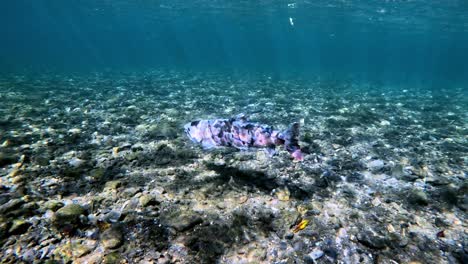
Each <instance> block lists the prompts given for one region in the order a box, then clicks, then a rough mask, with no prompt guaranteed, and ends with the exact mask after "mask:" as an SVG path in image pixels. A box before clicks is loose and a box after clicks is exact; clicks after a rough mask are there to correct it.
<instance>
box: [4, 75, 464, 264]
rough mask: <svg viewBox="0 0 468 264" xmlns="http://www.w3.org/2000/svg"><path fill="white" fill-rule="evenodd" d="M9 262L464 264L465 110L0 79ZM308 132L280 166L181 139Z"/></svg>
mask: <svg viewBox="0 0 468 264" xmlns="http://www.w3.org/2000/svg"><path fill="white" fill-rule="evenodd" d="M0 102H1V103H0V133H1V134H0V144H1V146H0V166H1V169H0V176H1V178H0V245H1V251H0V259H1V260H2V263H18V262H23V263H337V262H338V263H466V262H467V261H468V255H467V253H468V249H467V243H468V237H467V232H466V230H467V221H466V211H467V209H468V196H467V191H468V182H467V172H468V166H467V162H468V94H467V89H466V87H451V88H450V89H449V88H447V89H444V88H443V87H440V88H437V89H418V88H412V87H404V88H403V89H400V88H398V87H385V86H383V85H372V84H366V83H353V82H339V83H338V82H333V81H323V80H322V81H318V80H316V81H311V80H308V81H305V80H290V81H284V80H275V79H274V78H271V77H269V76H262V77H256V78H234V77H232V76H226V75H221V74H203V75H201V74H194V73H186V72H164V71H153V72H147V73H133V74H130V73H129V74H118V75H117V74H95V75H87V76H80V75H76V76H70V75H68V76H63V75H42V76H35V77H28V76H4V77H1V78H0ZM239 113H246V114H248V115H249V116H250V119H251V120H256V121H259V122H262V123H267V124H271V125H274V126H275V127H276V128H280V129H283V128H286V127H287V125H288V124H289V123H291V122H294V121H299V122H300V123H301V138H300V144H301V146H302V148H303V152H304V153H306V155H305V160H304V161H303V162H293V161H292V160H291V158H290V156H289V154H288V153H287V152H285V151H284V150H281V151H279V153H278V155H276V156H274V157H269V156H268V154H266V153H265V152H264V151H263V150H261V149H260V150H252V151H237V150H235V149H226V148H221V149H216V150H213V151H203V150H202V149H201V148H200V147H199V146H195V145H193V144H192V143H191V142H189V141H188V140H187V138H186V137H185V135H184V133H183V129H182V126H183V124H184V123H186V122H189V121H192V120H196V119H200V118H203V119H205V118H217V117H223V118H225V117H231V116H235V115H237V114H239Z"/></svg>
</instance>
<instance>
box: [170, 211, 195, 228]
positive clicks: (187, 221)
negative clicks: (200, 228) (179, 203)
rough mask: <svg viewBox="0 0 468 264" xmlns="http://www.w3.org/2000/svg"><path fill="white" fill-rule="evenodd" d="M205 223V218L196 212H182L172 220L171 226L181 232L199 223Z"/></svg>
mask: <svg viewBox="0 0 468 264" xmlns="http://www.w3.org/2000/svg"><path fill="white" fill-rule="evenodd" d="M201 223H203V219H202V218H201V217H200V216H199V215H197V214H195V213H182V214H180V215H179V216H177V217H176V218H175V219H173V220H171V223H169V225H170V226H172V227H173V228H175V229H176V230H177V231H179V232H183V231H186V230H189V229H192V228H193V227H195V226H196V225H198V224H201Z"/></svg>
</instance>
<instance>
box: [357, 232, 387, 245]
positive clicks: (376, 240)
mask: <svg viewBox="0 0 468 264" xmlns="http://www.w3.org/2000/svg"><path fill="white" fill-rule="evenodd" d="M357 240H358V241H359V243H361V244H363V245H364V246H366V247H369V248H373V249H384V248H385V247H386V241H385V239H384V238H383V237H381V236H378V235H375V234H373V233H372V232H371V231H364V232H361V233H359V234H358V235H357Z"/></svg>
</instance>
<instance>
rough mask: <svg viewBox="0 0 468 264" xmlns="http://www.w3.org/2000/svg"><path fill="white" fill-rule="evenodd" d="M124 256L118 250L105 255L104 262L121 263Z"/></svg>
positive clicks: (103, 263)
mask: <svg viewBox="0 0 468 264" xmlns="http://www.w3.org/2000/svg"><path fill="white" fill-rule="evenodd" d="M121 260H122V257H121V256H120V254H119V253H117V252H112V253H109V254H107V255H105V256H104V259H103V260H102V264H119V263H120V261H121Z"/></svg>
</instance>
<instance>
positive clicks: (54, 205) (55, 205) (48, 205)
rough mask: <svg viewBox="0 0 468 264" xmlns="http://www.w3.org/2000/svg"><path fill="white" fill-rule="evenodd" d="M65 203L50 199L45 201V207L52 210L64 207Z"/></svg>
mask: <svg viewBox="0 0 468 264" xmlns="http://www.w3.org/2000/svg"><path fill="white" fill-rule="evenodd" d="M63 206H64V204H63V203H62V202H60V201H57V200H49V201H47V202H45V203H44V208H45V209H48V210H52V211H54V212H55V211H57V210H58V209H60V208H62V207H63Z"/></svg>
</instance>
